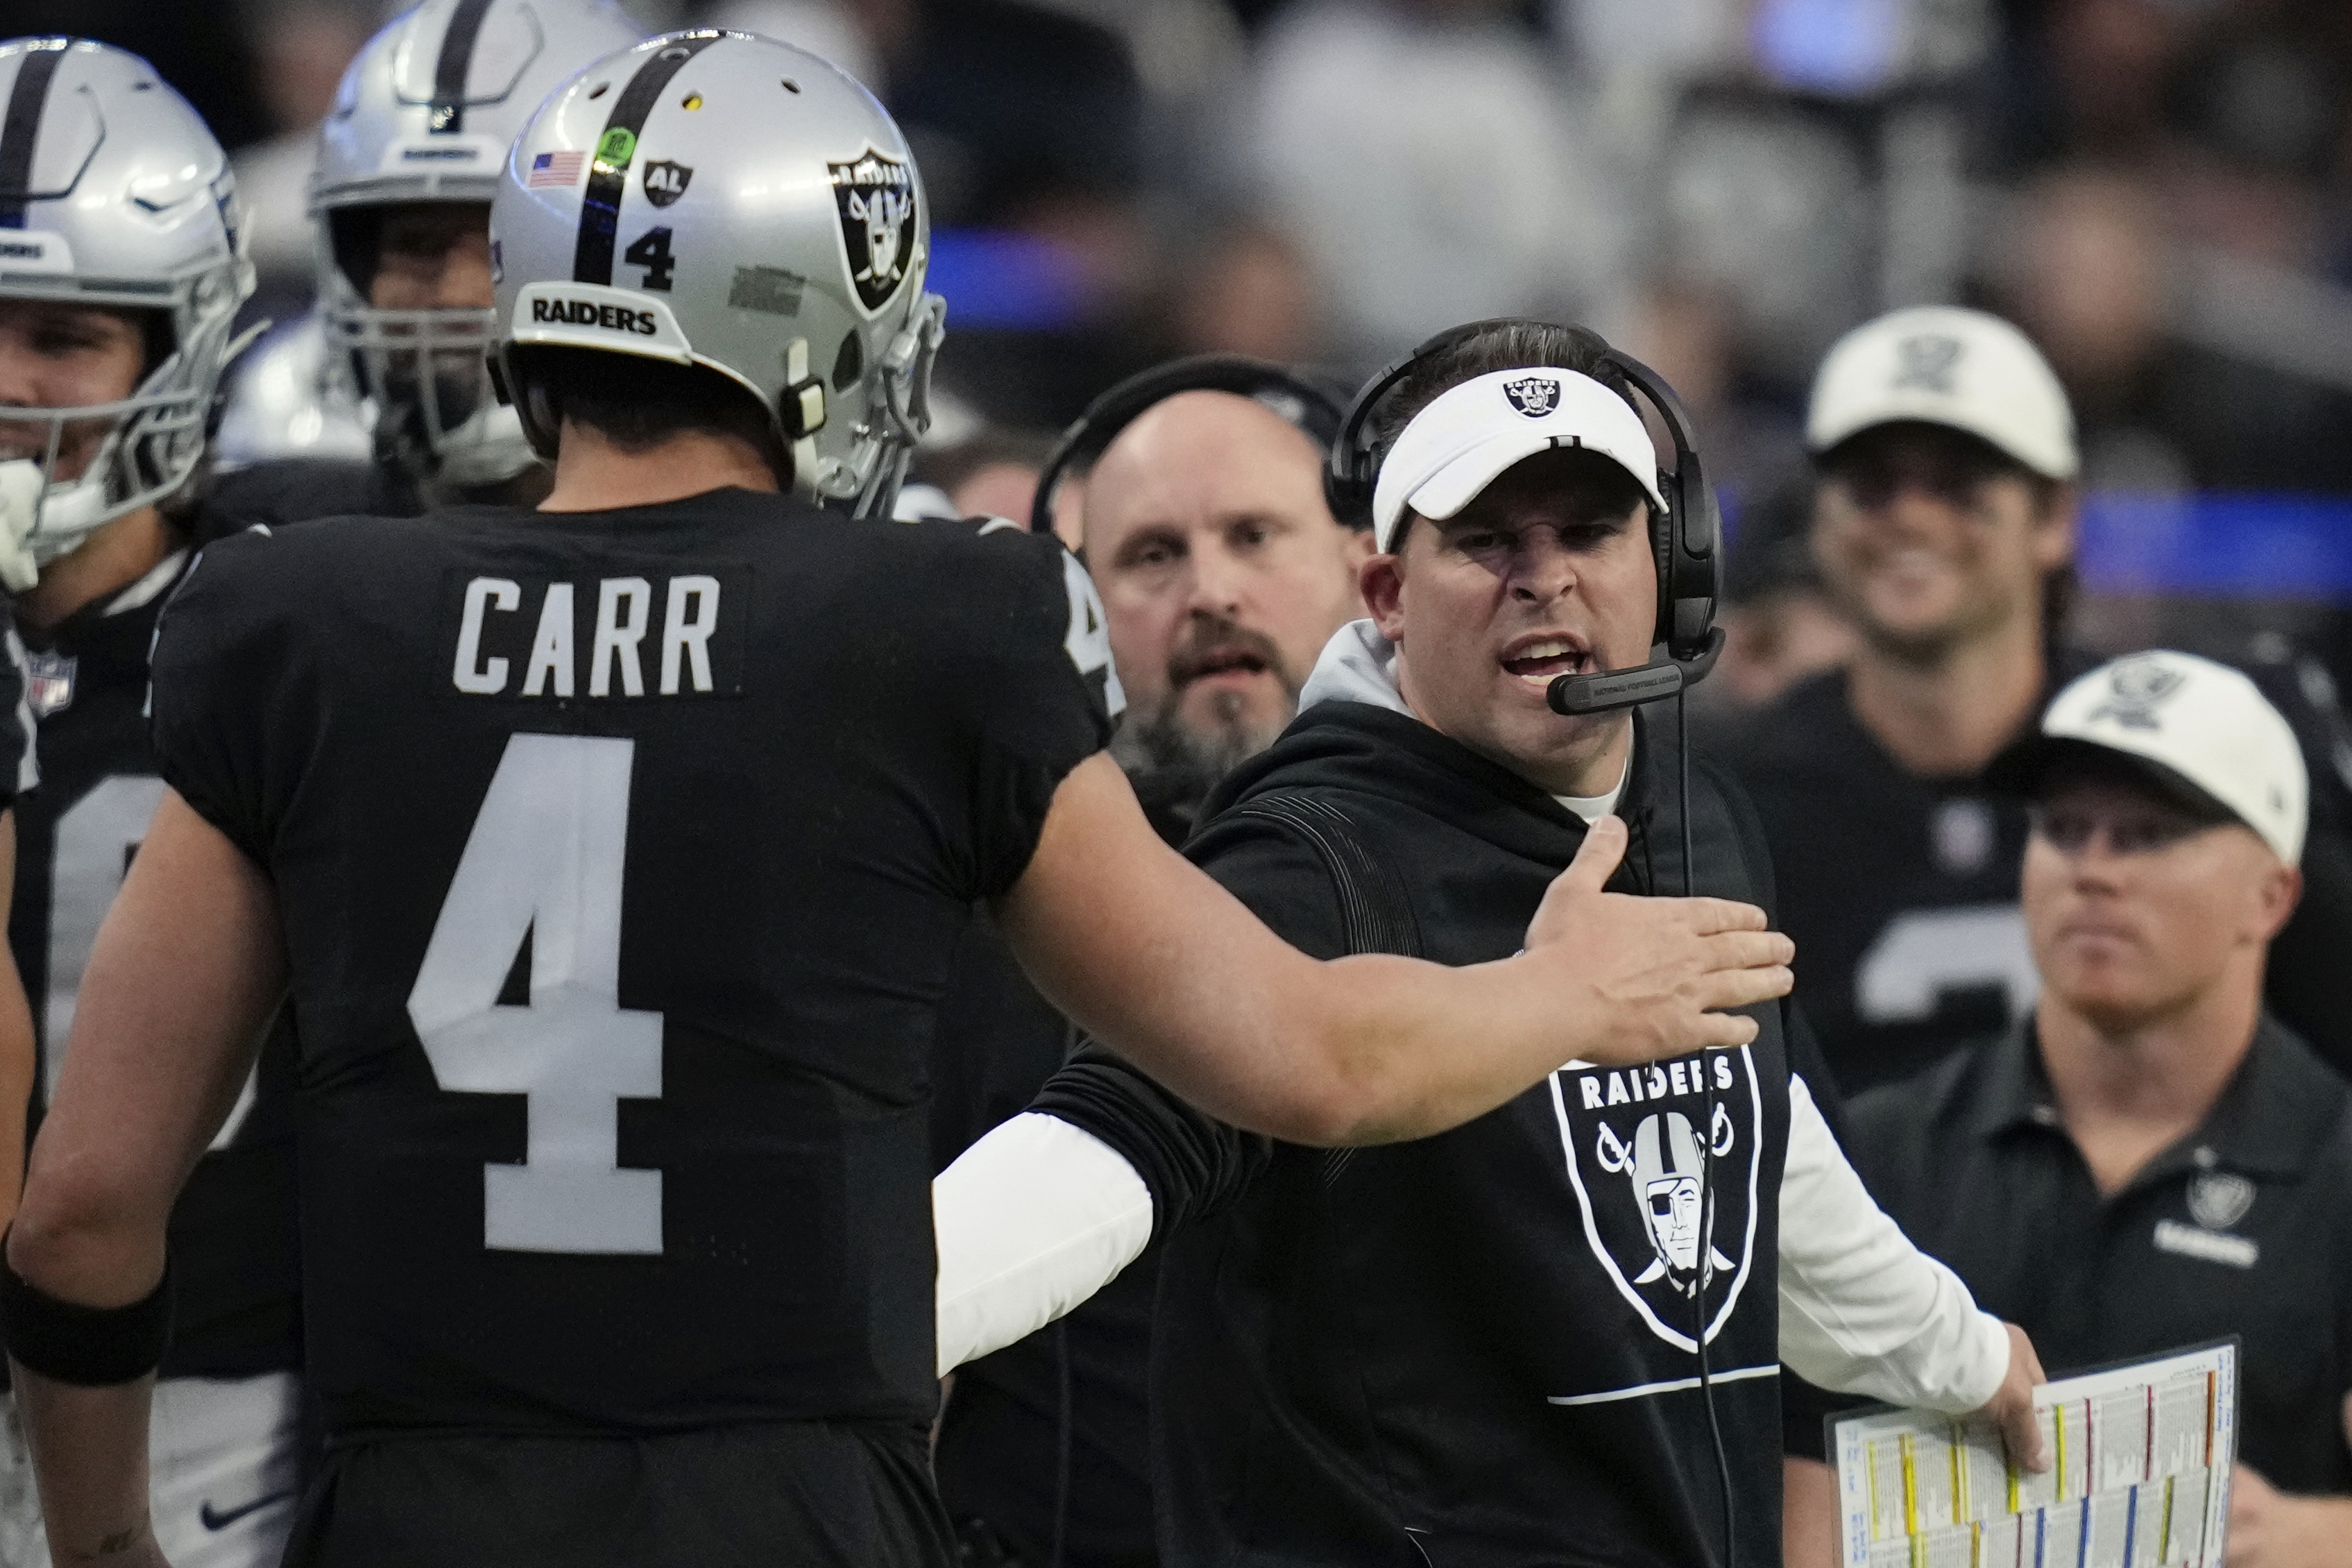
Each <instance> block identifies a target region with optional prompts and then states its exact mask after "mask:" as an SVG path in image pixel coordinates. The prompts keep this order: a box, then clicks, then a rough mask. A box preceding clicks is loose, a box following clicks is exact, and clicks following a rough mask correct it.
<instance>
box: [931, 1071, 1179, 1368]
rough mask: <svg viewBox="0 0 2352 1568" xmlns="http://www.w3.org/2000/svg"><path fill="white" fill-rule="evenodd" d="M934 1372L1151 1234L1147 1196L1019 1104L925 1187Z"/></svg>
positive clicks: (1090, 1138)
mask: <svg viewBox="0 0 2352 1568" xmlns="http://www.w3.org/2000/svg"><path fill="white" fill-rule="evenodd" d="M931 1223H932V1225H933V1226H934V1227H935V1229H936V1230H937V1232H938V1236H939V1252H940V1279H939V1348H940V1376H941V1377H945V1376H946V1375H947V1374H948V1373H950V1372H952V1371H954V1370H955V1369H956V1368H957V1367H959V1366H961V1365H962V1364H963V1363H965V1362H968V1361H976V1360H978V1359H979V1358H980V1357H982V1356H984V1355H987V1354H989V1353H990V1352H992V1351H1000V1350H1003V1348H1004V1347H1005V1346H1006V1345H1009V1344H1012V1343H1013V1342H1014V1341H1016V1340H1022V1339H1025V1338H1027V1337H1028V1336H1029V1335H1031V1334H1033V1333H1034V1332H1036V1331H1038V1330H1039V1329H1042V1328H1044V1327H1045V1325H1046V1324H1047V1323H1050V1322H1052V1321H1054V1320H1055V1319H1056V1318H1058V1317H1060V1316H1061V1315H1062V1314H1063V1313H1065V1312H1067V1311H1068V1310H1070V1309H1072V1308H1073V1307H1076V1305H1077V1304H1078V1303H1079V1302H1081V1301H1083V1300H1086V1299H1087V1297H1089V1296H1091V1295H1093V1294H1094V1293H1095V1292H1096V1291H1097V1290H1099V1289H1102V1288H1103V1287H1104V1286H1106V1285H1108V1284H1109V1283H1110V1282H1111V1281H1112V1280H1113V1279H1117V1278H1118V1273H1119V1270H1121V1269H1123V1268H1126V1267H1127V1266H1128V1265H1129V1264H1130V1263H1132V1262H1134V1261H1135V1259H1136V1257H1137V1255H1138V1254H1139V1253H1140V1252H1142V1250H1143V1249H1144V1247H1147V1246H1149V1245H1150V1241H1151V1192H1150V1189H1149V1188H1148V1187H1146V1186H1145V1185H1144V1184H1143V1178H1142V1177H1140V1176H1139V1175H1137V1174H1136V1173H1135V1168H1134V1167H1133V1166H1132V1165H1129V1163H1127V1161H1126V1160H1125V1159H1124V1158H1123V1157H1122V1156H1121V1155H1119V1154H1118V1152H1117V1151H1115V1150H1113V1149H1112V1148H1111V1146H1110V1145H1109V1144H1108V1143H1105V1142H1102V1140H1100V1139H1098V1138H1097V1137H1096V1136H1095V1135H1094V1134H1092V1133H1091V1132H1085V1131H1080V1130H1078V1129H1077V1128H1076V1127H1074V1126H1072V1125H1071V1124H1070V1123H1068V1122H1066V1121H1062V1120H1061V1119H1060V1118H1059V1117H1055V1116H1048V1115H1045V1113H1043V1112H1042V1111H1034V1110H1032V1111H1024V1112H1023V1113H1022V1114H1021V1115H1019V1116H1016V1117H1014V1118H1013V1120H1012V1121H1007V1122H1005V1123H1003V1125H1001V1126H999V1127H997V1128H996V1129H995V1130H994V1131H992V1132H990V1133H989V1134H988V1136H987V1137H985V1138H982V1140H981V1141H980V1142H977V1143H975V1144H973V1145H972V1146H971V1148H969V1149H967V1150H965V1151H964V1152H963V1153H962V1154H961V1155H960V1156H958V1157H957V1159H956V1163H954V1164H952V1165H950V1166H949V1167H948V1168H947V1169H946V1170H944V1171H941V1172H940V1173H939V1175H938V1176H937V1177H935V1178H934V1179H933V1180H932V1182H931Z"/></svg>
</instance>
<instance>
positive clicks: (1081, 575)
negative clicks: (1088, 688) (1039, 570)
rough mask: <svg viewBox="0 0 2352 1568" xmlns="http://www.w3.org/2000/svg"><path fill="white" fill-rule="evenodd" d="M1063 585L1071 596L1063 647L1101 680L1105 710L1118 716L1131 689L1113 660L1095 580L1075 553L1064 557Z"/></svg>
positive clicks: (1090, 677)
mask: <svg viewBox="0 0 2352 1568" xmlns="http://www.w3.org/2000/svg"><path fill="white" fill-rule="evenodd" d="M1062 586H1063V588H1064V589H1065V590H1066V591H1067V593H1068V594H1069V596H1070V629H1069V630H1068V631H1066V632H1065V633H1064V634H1063V635H1062V647H1063V650H1064V651H1065V652H1066V653H1067V654H1068V655H1069V656H1070V662H1071V663H1072V664H1074V665H1076V666H1077V667H1078V674H1079V675H1080V676H1082V677H1084V678H1085V679H1087V681H1088V682H1090V683H1091V682H1093V681H1095V680H1096V679H1100V680H1101V682H1102V685H1101V687H1100V689H1099V694H1100V696H1101V697H1102V704H1103V710H1104V711H1105V712H1107V713H1108V714H1109V715H1110V717H1112V718H1114V719H1116V718H1118V715H1119V712H1120V710H1122V709H1124V708H1125V707H1126V706H1127V692H1126V690H1125V689H1123V688H1122V687H1121V686H1120V685H1119V683H1118V669H1117V668H1116V667H1114V666H1113V665H1112V663H1111V658H1110V622H1109V619H1108V617H1107V616H1104V614H1103V607H1102V600H1101V599H1100V598H1099V597H1098V596H1097V595H1096V593H1095V580H1094V579H1093V578H1091V577H1089V576H1087V569H1086V568H1085V567H1084V566H1082V565H1080V564H1079V563H1078V558H1077V557H1076V556H1075V555H1071V554H1067V553H1065V554H1064V555H1063V557H1062Z"/></svg>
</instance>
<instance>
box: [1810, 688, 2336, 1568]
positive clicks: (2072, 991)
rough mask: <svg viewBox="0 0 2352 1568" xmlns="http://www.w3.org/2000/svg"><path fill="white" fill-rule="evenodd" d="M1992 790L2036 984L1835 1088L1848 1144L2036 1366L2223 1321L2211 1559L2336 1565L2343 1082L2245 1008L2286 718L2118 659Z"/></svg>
mask: <svg viewBox="0 0 2352 1568" xmlns="http://www.w3.org/2000/svg"><path fill="white" fill-rule="evenodd" d="M1986 780H1987V783H1988V784H1989V785H1990V786H1991V787H1992V788H1994V789H1996V790H1999V791H2001V792H2003V793H2004V794H2009V795H2015V796H2021V797H2022V798H2023V799H2024V800H2025V802H2026V803H2027V808H2026V809H2027V820H2028V822H2029V823H2030V824H2031V827H2030V829H2029V832H2028V836H2027V841H2026V846H2025V851H2024V872H2023V878H2022V883H2023V909H2024V916H2025V929H2026V932H2027V938H2028V941H2029V942H2030V943H2031V948H2032V956H2033V963H2034V966H2035V969H2036V971H2037V972H2038V973H2039V975H2040V979H2041V986H2042V988H2041V993H2040V996H2039V999H2038V1000H2037V1001H2036V1002H2035V1004H2034V1005H2033V1008H2032V1012H2031V1013H2030V1014H2029V1016H2026V1017H2025V1018H2023V1019H2021V1021H2020V1022H2019V1023H2018V1024H2017V1025H2016V1026H2014V1027H2012V1028H2011V1030H2010V1032H2009V1033H2008V1034H2007V1035H2006V1036H2004V1037H2000V1038H1999V1039H1998V1040H1997V1041H1994V1042H1992V1043H1990V1044H1988V1045H1986V1046H1983V1047H1979V1049H1977V1050H1975V1051H1973V1052H1969V1053H1965V1054H1962V1055H1960V1056H1957V1057H1954V1058H1951V1059H1949V1060H1948V1061H1946V1062H1944V1063H1943V1064H1941V1065H1940V1066H1938V1067H1937V1068H1932V1069H1930V1070H1929V1071H1928V1072H1927V1073H1926V1074H1923V1075H1922V1076H1920V1077H1919V1078H1916V1079H1912V1080H1910V1081H1909V1082H1907V1083H1904V1084H1901V1085H1896V1086H1893V1087H1889V1088H1885V1089H1877V1090H1874V1091H1873V1092H1872V1093H1870V1094H1867V1095H1864V1096H1863V1097H1861V1098H1859V1099H1857V1100H1854V1101H1853V1104H1852V1105H1851V1106H1850V1108H1849V1117H1850V1132H1851V1140H1850V1147H1851V1152H1852V1153H1853V1163H1854V1164H1855V1166H1856V1167H1857V1168H1858V1169H1859V1170H1860V1171H1861V1172H1862V1173H1863V1175H1864V1179H1865V1180H1866V1181H1867V1182H1868V1183H1869V1184H1870V1187H1871V1189H1872V1191H1873V1192H1874V1194H1876V1195H1877V1196H1878V1198H1879V1200H1880V1202H1881V1203H1883V1204H1884V1205H1885V1207H1886V1211H1887V1213H1889V1214H1890V1215H1893V1216H1894V1217H1895V1220H1896V1221H1897V1223H1899V1224H1900V1225H1901V1226H1902V1227H1903V1229H1904V1231H1905V1232H1906V1234H1908V1235H1909V1236H1910V1237H1912V1238H1913V1239H1914V1240H1916V1242H1917V1243H1918V1244H1919V1246H1920V1247H1923V1248H1924V1249H1926V1250H1927V1251H1928V1252H1929V1253H1931V1254H1933V1255H1934V1256H1936V1257H1937V1258H1942V1259H1944V1260H1945V1261H1947V1262H1948V1263H1949V1264H1950V1265H1951V1266H1952V1267H1953V1268H1955V1269H1957V1270H1958V1273H1959V1275H1960V1277H1961V1278H1962V1279H1964V1280H1966V1281H1967V1283H1968V1286H1969V1289H1970V1290H1971V1291H1973V1292H1974V1293H1975V1295H1976V1299H1977V1300H1978V1301H1979V1302H1980V1303H1981V1304H1982V1305H1983V1306H1984V1307H1985V1308H1986V1309H1987V1310H1990V1311H1993V1312H1997V1313H1999V1314H2000V1316H2002V1317H2004V1318H2009V1319H2012V1320H2014V1321H2017V1322H2018V1323H2020V1324H2021V1325H2022V1326H2023V1327H2024V1329H2025V1330H2026V1331H2027V1332H2028V1333H2029V1334H2031V1335H2032V1339H2033V1342H2034V1344H2035V1345H2036V1346H2037V1347H2038V1348H2039V1349H2040V1350H2041V1352H2042V1356H2043V1357H2044V1359H2045V1362H2046V1363H2047V1364H2048V1365H2049V1366H2050V1367H2052V1368H2053V1370H2060V1371H2063V1370H2065V1369H2068V1368H2072V1367H2076V1366H2084V1365H2090V1364H2095V1363H2101V1362H2106V1361H2113V1360H2117V1359H2120V1358H2123V1357H2127V1356H2136V1355H2141V1354H2146V1353H2149V1352H2156V1351H2160V1350H2165V1349H2169V1348H2171V1347H2174V1346H2178V1345H2182V1344H2188V1343H2192V1342H2198V1341H2202V1340H2210V1339H2215V1338H2219V1337H2221V1336H2222V1335H2225V1334H2236V1335H2238V1336H2239V1337H2240V1341H2241V1349H2240V1353H2241V1354H2242V1356H2243V1357H2244V1358H2245V1359H2244V1363H2243V1368H2244V1375H2243V1378H2242V1384H2241V1387H2242V1395H2241V1398H2242V1404H2241V1406H2240V1423H2239V1442H2238V1455H2239V1458H2240V1460H2241V1464H2240V1466H2239V1468H2238V1471H2237V1474H2236V1476H2235V1478H2234V1479H2233V1480H2232V1482H2231V1516H2230V1542H2229V1561H2230V1562H2231V1563H2232V1564H2233V1565H2235V1564H2240V1563H2244V1564H2248V1565H2262V1568H2273V1565H2275V1568H2305V1565H2316V1564H2321V1563H2339V1564H2340V1563H2347V1562H2352V1551H2347V1544H2346V1543H2347V1540H2352V1496H2347V1495H2346V1494H2352V1397H2348V1396H2347V1395H2348V1394H2352V1090H2347V1089H2346V1087H2345V1085H2344V1084H2343V1082H2342V1081H2341V1080H2340V1079H2337V1078H2336V1076H2335V1075H2334V1074H2332V1073H2330V1072H2329V1071H2328V1070H2327V1068H2326V1067H2325V1066H2323V1065H2322V1064H2321V1062H2320V1061H2319V1059H2318V1058H2316V1057H2315V1056H2314V1054H2313V1053H2312V1051H2311V1049H2310V1048H2309V1047H2306V1046H2305V1044H2304V1043H2303V1041H2302V1040H2301V1039H2300V1038H2299V1037H2296V1036H2295V1035H2294V1033H2293V1032H2292V1031H2290V1030H2289V1029H2287V1028H2286V1027H2285V1026H2283V1025H2282V1024H2280V1023H2279V1022H2278V1021H2277V1020H2276V1019H2275V1018H2274V1017H2273V1016H2271V1015H2270V1013H2268V1012H2267V1011H2266V1010H2265V1009H2264V1007H2263V971H2264V967H2265V964H2266V963H2267V960H2268V956H2269V948H2270V944H2271V939H2272V938H2273V937H2274V936H2275V935H2276V934H2277V933H2278V931H2279V930H2280V928H2281V927H2283V926H2284V924H2285V923H2286V921H2287V917H2288V916H2289V915H2290V914H2291V913H2293V912H2294V908H2295V904H2296V900H2297V899H2298V897H2299V895H2300V893H2301V891H2302V887H2303V876H2302V872H2301V870H2300V868H2299V865H2298V862H2299V861H2300V859H2301V858H2302V854H2303V848H2304V839H2305V798H2306V790H2307V783H2306V776H2305V769H2304V760H2303V755H2302V752H2301V750H2300V748H2299V747H2298V746H2297V744H2296V742H2295V739H2294V732H2293V731H2292V730H2291V729H2290V728H2289V727H2288V724H2287V722H2286V721H2285V719H2284V718H2283V717H2282V716H2281V715H2280V714H2279V712H2278V710H2276V709H2274V708H2273V707H2272V706H2271V705H2270V703H2269V702H2267V701H2265V700H2263V696H2262V695H2261V693H2260V692H2259V691H2258V690H2257V689H2255V687H2254V685H2253V683H2252V681H2250V680H2248V679H2246V678H2245V677H2244V676H2242V675H2241V674H2239V673H2238V672H2237V671H2235V670H2231V669H2229V668H2224V667H2222V666H2221V665H2217V664H2214V663H2211V662H2210V661H2208V660H2206V659H2202V658H2195V657H2192V656H2190V655H2188V654H2181V653H2171V652H2157V653H2143V654H2135V655H2132V656H2130V657H2128V658H2120V659H2117V660H2115V661H2114V662H2113V663H2110V664H2106V665H2103V666H2101V667H2100V668H2097V669H2095V670H2093V671H2092V672H2091V673H2089V674H2088V675H2085V676H2084V677H2082V678H2081V679H2078V680H2076V681H2074V683H2073V684H2072V685H2070V686H2068V687H2067V688H2066V689H2065V690H2063V692H2061V693H2060V694H2059V696H2058V698H2057V699H2056V700H2055V701H2053V703H2052V704H2051V707H2050V710H2049V713H2048V715H2047V716H2046V717H2045V718H2044V719H2043V721H2042V725H2041V731H2040V732H2039V733H2038V734H2035V735H2032V736H2030V737H2029V738H2027V739H2026V740H2025V741H2023V742H2019V743H2018V744H2016V745H2014V746H2012V747H2011V748H2009V749H2008V750H2007V751H2005V752H2003V753H2002V754H2001V755H2000V757H1999V758H1997V759H1996V760H1995V762H1994V763H1993V765H1992V766H1991V767H1990V769H1989V770H1988V771H1987V773H1986Z"/></svg>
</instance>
